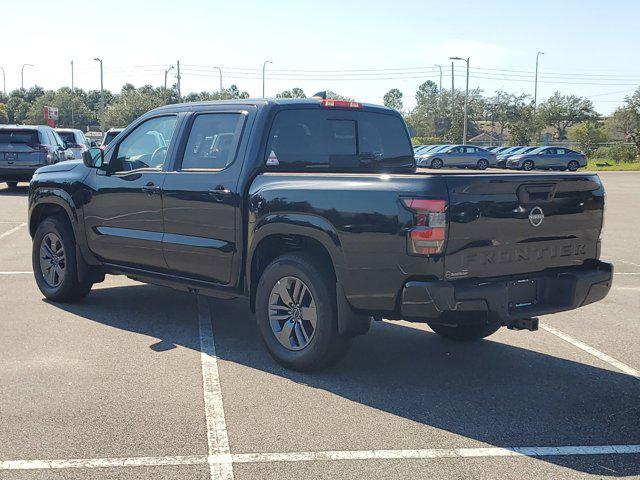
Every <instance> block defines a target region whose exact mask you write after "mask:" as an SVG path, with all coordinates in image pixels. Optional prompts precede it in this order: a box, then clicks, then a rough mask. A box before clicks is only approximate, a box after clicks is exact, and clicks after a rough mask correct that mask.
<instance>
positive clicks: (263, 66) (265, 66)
mask: <svg viewBox="0 0 640 480" xmlns="http://www.w3.org/2000/svg"><path fill="white" fill-rule="evenodd" d="M267 63H273V62H272V61H270V60H265V61H264V63H263V64H262V98H265V96H264V71H265V68H267Z"/></svg>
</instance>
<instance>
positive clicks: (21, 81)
mask: <svg viewBox="0 0 640 480" xmlns="http://www.w3.org/2000/svg"><path fill="white" fill-rule="evenodd" d="M33 66H34V65H31V64H30V63H25V64H24V65H22V69H21V70H20V88H21V89H22V90H24V67H33Z"/></svg>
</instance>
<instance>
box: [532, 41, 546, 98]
mask: <svg viewBox="0 0 640 480" xmlns="http://www.w3.org/2000/svg"><path fill="white" fill-rule="evenodd" d="M540 55H544V52H538V53H536V81H535V86H534V87H533V108H536V107H537V106H538V60H539V59H540Z"/></svg>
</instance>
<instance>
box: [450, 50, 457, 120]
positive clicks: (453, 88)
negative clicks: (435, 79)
mask: <svg viewBox="0 0 640 480" xmlns="http://www.w3.org/2000/svg"><path fill="white" fill-rule="evenodd" d="M453 67H454V65H453V62H451V128H452V129H453V125H454V123H455V121H456V86H455V75H454V70H453Z"/></svg>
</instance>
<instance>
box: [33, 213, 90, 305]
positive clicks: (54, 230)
mask: <svg viewBox="0 0 640 480" xmlns="http://www.w3.org/2000/svg"><path fill="white" fill-rule="evenodd" d="M31 263H32V265H33V274H34V276H35V280H36V284H37V285H38V288H39V289H40V291H41V292H42V294H43V295H44V296H45V297H47V298H48V299H49V300H52V301H54V302H75V301H77V300H80V299H82V298H84V297H86V296H87V295H88V294H89V292H90V291H91V287H92V286H93V283H92V282H88V281H84V282H80V281H79V280H78V270H77V268H78V267H77V263H76V244H75V237H74V235H73V230H72V229H71V226H70V225H69V223H68V222H66V221H64V220H63V219H61V218H58V217H49V218H46V219H45V220H43V221H42V223H40V225H38V228H37V229H36V233H35V235H34V236H33V247H32V253H31Z"/></svg>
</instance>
